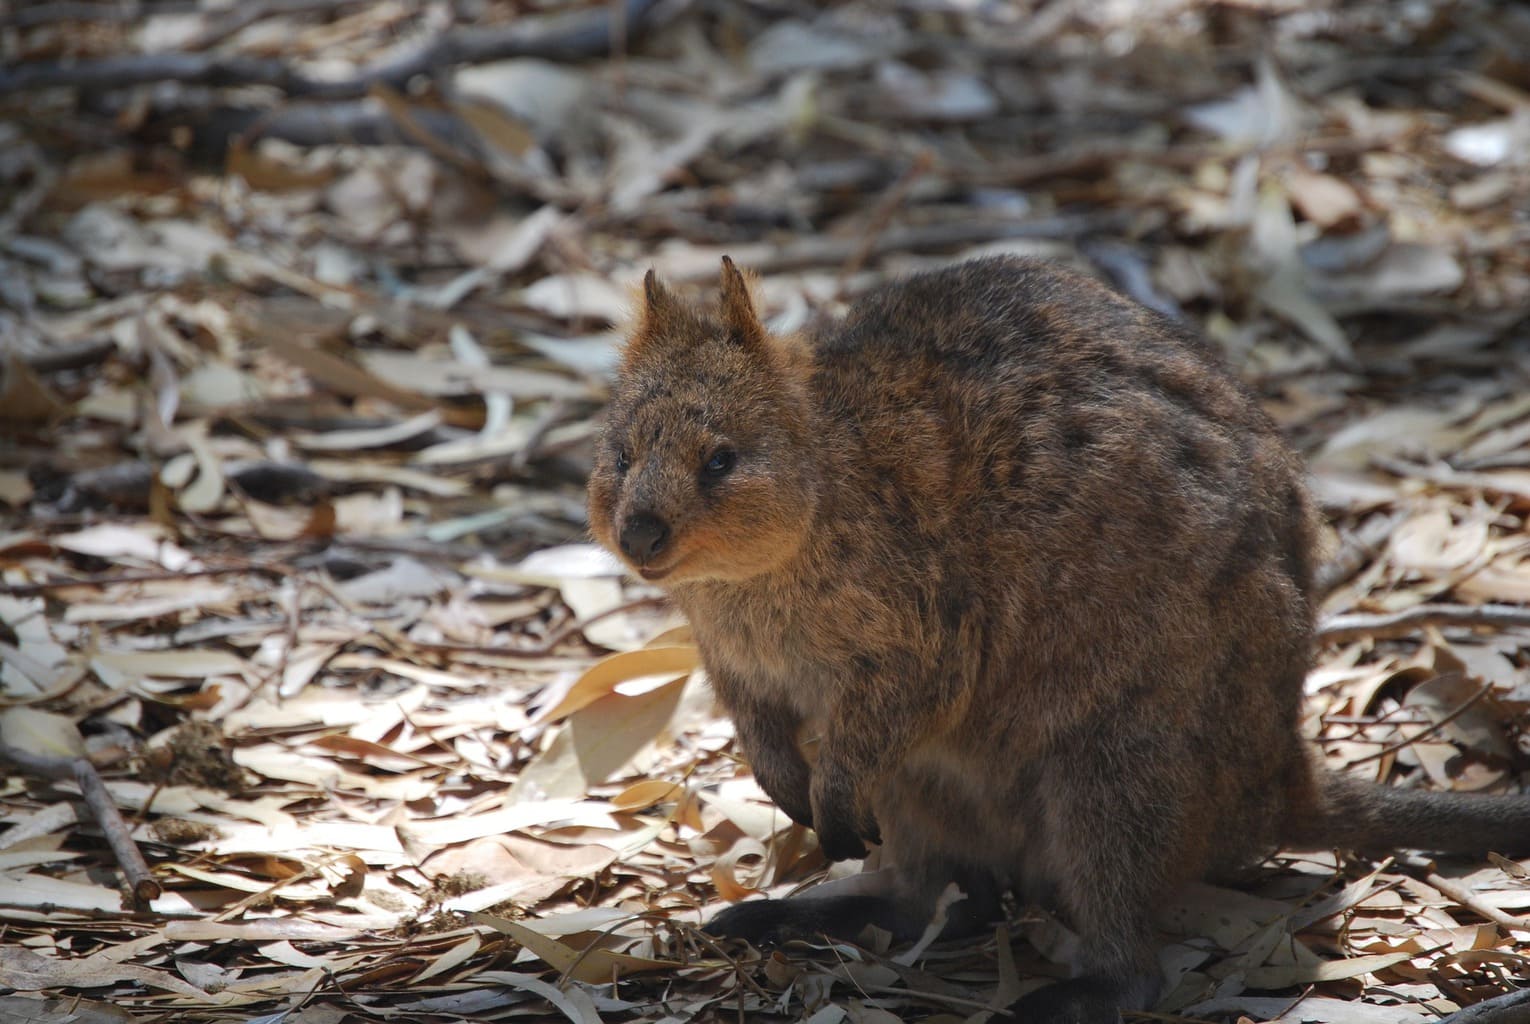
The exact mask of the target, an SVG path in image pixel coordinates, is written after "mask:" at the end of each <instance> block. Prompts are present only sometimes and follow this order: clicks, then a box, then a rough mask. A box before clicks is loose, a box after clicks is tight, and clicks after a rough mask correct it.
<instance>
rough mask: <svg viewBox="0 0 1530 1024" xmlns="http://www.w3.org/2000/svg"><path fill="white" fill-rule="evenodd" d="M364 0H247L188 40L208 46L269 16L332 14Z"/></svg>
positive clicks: (192, 47)
mask: <svg viewBox="0 0 1530 1024" xmlns="http://www.w3.org/2000/svg"><path fill="white" fill-rule="evenodd" d="M360 2H361V0H245V2H244V3H241V4H237V5H235V6H232V7H229V8H227V9H225V10H224V12H223V14H222V16H221V17H219V18H217V19H216V20H214V21H213V22H212V23H211V24H209V25H208V26H207V27H205V28H203V29H202V31H200V32H198V33H197V34H196V35H195V36H193V37H192V38H190V39H188V40H187V41H186V44H185V46H186V49H188V50H205V49H207V48H208V47H209V46H215V45H217V44H218V43H221V42H223V40H225V39H227V38H228V37H229V36H231V35H234V34H235V33H237V32H240V31H242V30H243V29H246V28H248V27H250V26H251V25H253V24H255V23H256V22H257V21H263V20H265V19H266V18H269V17H272V16H275V15H281V14H328V13H330V12H332V11H335V10H337V9H339V8H341V7H347V6H350V5H352V4H358V3H360Z"/></svg>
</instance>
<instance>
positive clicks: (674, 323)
mask: <svg viewBox="0 0 1530 1024" xmlns="http://www.w3.org/2000/svg"><path fill="white" fill-rule="evenodd" d="M807 372H808V359H807V357H806V355H805V352H804V350H803V348H802V347H801V343H800V342H799V341H797V340H796V339H792V338H784V337H779V336H775V335H772V334H770V333H769V332H768V331H766V330H765V328H764V326H763V325H762V324H761V323H760V319H759V316H758V315H757V314H756V312H755V305H754V301H753V299H752V298H751V296H750V292H749V286H748V283H747V282H746V281H745V280H744V276H743V275H742V274H741V273H739V271H738V268H737V267H735V266H734V265H733V262H732V261H731V260H729V259H728V258H727V257H723V269H722V292H721V296H720V298H719V300H718V302H717V303H716V304H715V305H711V306H698V305H691V304H688V303H685V302H683V301H681V300H680V299H679V298H677V297H676V296H675V295H674V294H672V293H671V292H670V291H669V290H668V289H666V288H665V287H664V285H663V284H662V283H661V282H660V281H659V279H658V278H657V277H656V276H655V275H654V273H653V271H651V270H650V271H649V272H648V275H647V277H645V278H644V280H643V295H642V300H641V310H640V312H639V314H638V317H637V318H636V321H635V323H634V326H633V329H632V331H631V334H630V336H629V337H628V340H627V346H626V349H625V350H624V351H623V353H622V360H621V365H620V368H619V370H618V373H617V379H616V384H615V387H614V389H613V392H612V396H611V403H610V407H609V408H608V410H607V414H606V424H605V429H604V432H603V433H602V435H601V437H600V439H599V441H598V442H597V443H596V449H595V465H594V470H593V472H592V473H591V474H590V488H589V511H590V531H591V533H592V534H593V535H594V537H595V539H596V540H597V541H599V542H600V543H601V544H603V545H605V546H606V547H607V548H609V549H610V550H611V551H612V552H613V553H615V554H616V555H617V557H619V558H620V559H621V560H622V561H623V562H625V563H626V564H627V565H628V566H629V567H630V568H631V569H632V571H633V572H635V573H636V574H638V575H639V576H642V577H643V578H644V579H647V580H650V581H652V582H655V583H661V584H662V585H663V586H665V587H670V586H676V585H683V584H686V583H693V582H700V581H704V580H741V579H747V578H749V577H752V576H756V575H758V574H760V573H764V572H768V571H770V570H772V569H774V568H777V567H779V566H781V565H782V564H784V563H785V562H786V561H787V560H789V559H790V558H791V557H792V556H793V555H794V554H795V553H796V551H797V549H798V548H799V547H800V546H801V544H802V540H803V537H804V536H805V535H806V531H807V529H808V527H809V524H810V522H811V520H812V517H813V512H814V509H815V508H816V494H817V472H816V464H815V452H814V450H813V447H812V439H811V433H812V432H811V425H810V420H811V414H810V412H809V403H808V398H807V382H806V374H807Z"/></svg>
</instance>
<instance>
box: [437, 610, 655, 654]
mask: <svg viewBox="0 0 1530 1024" xmlns="http://www.w3.org/2000/svg"><path fill="white" fill-rule="evenodd" d="M668 603H669V598H667V597H662V596H654V597H638V598H634V599H633V600H631V601H626V602H623V603H622V604H619V605H615V606H614V607H611V608H607V609H605V610H604V611H599V612H596V613H595V614H594V615H589V616H586V617H585V618H582V619H575V620H574V621H573V622H570V623H569V624H568V625H566V626H564V627H563V628H562V629H559V630H557V631H556V632H554V633H552V634H550V635H549V636H548V637H547V638H546V639H545V640H543V641H542V642H541V643H539V644H537V645H536V646H535V647H494V646H492V645H490V644H444V643H428V642H425V641H422V640H411V641H410V643H411V644H412V645H413V646H415V647H418V648H421V649H422V650H429V651H446V652H451V653H458V654H494V655H500V656H503V657H509V658H542V657H546V656H547V655H549V654H551V653H553V652H554V651H555V650H557V649H558V645H559V644H561V643H563V641H565V640H567V639H568V638H569V637H571V636H573V635H574V634H575V633H579V632H582V631H583V630H584V629H586V628H587V627H589V626H593V625H594V624H595V623H597V622H599V621H600V620H601V619H604V618H606V617H608V616H611V615H619V614H621V613H622V612H628V611H632V610H633V609H634V608H649V607H655V608H656V607H659V606H661V605H666V604H668Z"/></svg>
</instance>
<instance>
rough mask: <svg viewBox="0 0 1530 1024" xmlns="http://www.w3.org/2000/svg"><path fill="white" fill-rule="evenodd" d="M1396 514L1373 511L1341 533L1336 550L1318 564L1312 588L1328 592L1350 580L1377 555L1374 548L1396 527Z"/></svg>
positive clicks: (1383, 542) (1319, 591)
mask: <svg viewBox="0 0 1530 1024" xmlns="http://www.w3.org/2000/svg"><path fill="white" fill-rule="evenodd" d="M1397 519H1398V517H1397V516H1395V515H1374V516H1371V517H1370V518H1369V519H1367V520H1365V522H1363V523H1361V524H1360V525H1359V526H1358V527H1356V528H1355V529H1354V530H1353V531H1350V532H1347V533H1344V534H1343V535H1342V536H1341V537H1340V540H1339V550H1338V552H1337V553H1336V554H1335V555H1334V556H1333V557H1332V558H1330V559H1329V560H1328V561H1326V562H1324V563H1323V564H1322V565H1320V566H1318V570H1317V573H1316V574H1315V579H1313V581H1312V586H1313V589H1314V590H1315V591H1316V592H1317V593H1319V594H1331V593H1333V592H1334V591H1335V590H1337V589H1338V588H1339V586H1340V585H1341V584H1344V583H1347V582H1349V581H1350V580H1351V579H1353V578H1354V576H1355V574H1356V573H1357V572H1359V571H1360V570H1361V569H1363V568H1365V567H1366V565H1368V564H1370V562H1371V560H1372V559H1373V558H1375V557H1376V552H1377V551H1379V550H1381V546H1382V545H1383V544H1385V543H1386V540H1387V538H1388V537H1389V536H1391V534H1392V531H1393V530H1394V529H1395V528H1396V527H1397Z"/></svg>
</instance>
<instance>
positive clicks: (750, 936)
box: [706, 895, 919, 946]
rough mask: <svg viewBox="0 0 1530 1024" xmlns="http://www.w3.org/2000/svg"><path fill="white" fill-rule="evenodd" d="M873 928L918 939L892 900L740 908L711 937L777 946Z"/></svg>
mask: <svg viewBox="0 0 1530 1024" xmlns="http://www.w3.org/2000/svg"><path fill="white" fill-rule="evenodd" d="M868 924H874V925H876V926H877V927H878V928H884V929H886V930H887V931H890V932H892V933H893V935H894V936H896V937H897V938H899V939H905V938H908V937H909V936H910V933H911V932H912V934H913V935H917V934H918V933H919V932H918V929H917V928H914V927H913V926H912V925H911V923H910V922H909V921H908V920H907V918H906V917H905V916H904V915H903V914H902V913H900V912H899V910H898V908H897V906H896V905H894V904H893V902H892V901H891V900H888V899H886V898H884V897H881V896H866V895H858V896H849V895H847V896H825V897H822V898H819V899H815V898H813V897H811V896H797V897H794V898H792V899H789V900H754V901H752V902H750V903H736V904H734V905H733V906H731V907H729V908H728V909H727V910H724V911H722V912H721V913H719V914H718V915H717V916H716V917H714V918H712V920H711V921H709V922H708V923H707V925H706V930H707V933H708V934H710V935H715V936H717V937H718V938H724V939H746V940H748V941H749V942H751V943H753V944H754V945H756V946H771V945H777V944H779V943H782V942H789V941H791V940H792V939H818V938H823V937H824V936H828V937H829V938H831V939H847V940H848V939H854V938H855V937H856V936H858V935H860V934H861V932H862V931H863V930H865V928H866V926H867V925H868Z"/></svg>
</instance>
